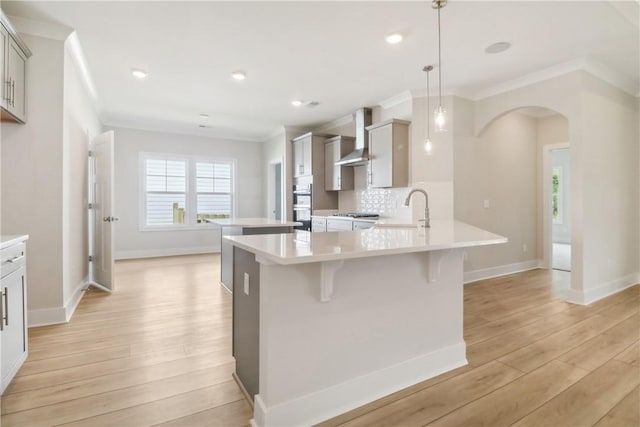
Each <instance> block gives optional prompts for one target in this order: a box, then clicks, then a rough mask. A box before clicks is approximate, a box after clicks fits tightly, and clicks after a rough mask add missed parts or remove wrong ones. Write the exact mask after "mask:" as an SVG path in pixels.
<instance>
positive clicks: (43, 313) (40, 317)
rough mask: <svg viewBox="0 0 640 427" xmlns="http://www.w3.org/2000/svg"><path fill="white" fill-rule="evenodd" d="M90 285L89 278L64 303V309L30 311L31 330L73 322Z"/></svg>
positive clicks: (79, 284)
mask: <svg viewBox="0 0 640 427" xmlns="http://www.w3.org/2000/svg"><path fill="white" fill-rule="evenodd" d="M87 283H88V277H85V278H84V280H83V281H82V282H80V283H78V285H77V286H76V288H75V289H74V290H73V293H72V294H71V296H70V297H69V298H67V300H66V301H65V303H64V306H62V307H53V308H41V309H37V310H29V312H28V313H27V323H28V326H29V328H33V327H36V326H48V325H58V324H60V323H67V322H69V320H71V317H72V316H73V313H74V312H75V311H76V308H77V307H78V304H80V300H81V299H82V296H83V295H84V290H85V287H86V286H87Z"/></svg>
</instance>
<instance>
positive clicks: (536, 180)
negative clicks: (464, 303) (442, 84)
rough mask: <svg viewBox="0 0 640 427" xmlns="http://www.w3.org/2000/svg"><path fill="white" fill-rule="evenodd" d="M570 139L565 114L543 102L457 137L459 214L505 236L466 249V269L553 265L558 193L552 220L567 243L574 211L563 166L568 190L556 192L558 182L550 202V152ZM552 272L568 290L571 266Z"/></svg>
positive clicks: (509, 270)
mask: <svg viewBox="0 0 640 427" xmlns="http://www.w3.org/2000/svg"><path fill="white" fill-rule="evenodd" d="M456 144H458V141H456ZM569 146H570V131H569V120H568V119H567V117H566V116H565V115H563V114H561V113H559V112H558V111H556V110H553V109H549V108H546V107H541V106H526V107H517V108H511V109H509V110H508V111H504V112H502V113H500V114H497V115H496V116H495V117H493V119H491V120H490V121H488V122H487V123H486V125H485V126H484V127H483V128H482V130H481V132H480V134H479V135H478V136H477V137H476V138H474V139H473V141H470V142H468V143H462V144H458V149H457V152H456V156H455V160H454V162H455V166H454V169H455V170H456V177H455V186H456V193H457V196H456V203H455V206H456V217H457V218H459V219H461V220H463V221H467V222H471V223H473V224H477V225H478V226H480V227H481V228H487V229H490V230H492V231H495V232H497V233H498V234H502V235H505V236H507V237H508V238H509V243H507V244H506V245H503V246H504V247H502V248H498V247H496V248H492V249H491V250H490V251H486V253H485V254H480V252H479V251H478V252H475V253H474V252H472V251H470V252H469V256H468V259H467V266H466V268H467V270H471V271H492V272H500V273H501V274H508V273H512V272H517V271H523V270H528V269H533V268H539V267H542V268H550V267H552V262H551V261H552V257H553V246H552V242H553V231H554V218H553V217H552V212H553V211H552V208H553V207H554V206H555V208H556V209H557V208H558V206H559V204H558V203H557V202H558V200H562V201H564V203H561V204H562V206H561V208H564V210H563V211H562V212H557V211H556V215H555V222H556V224H555V225H556V227H555V228H556V231H558V229H562V230H564V231H566V234H565V242H564V243H569V244H570V242H571V240H570V239H571V238H570V236H571V228H572V226H571V223H572V221H571V219H572V213H571V209H570V207H571V202H570V194H571V184H570V183H571V171H570V169H569V168H567V170H566V171H565V172H564V173H563V174H562V180H563V183H565V182H566V186H564V187H560V188H564V189H565V191H563V192H561V193H562V194H558V191H557V190H558V189H557V188H556V204H555V205H554V204H553V199H552V193H553V189H554V188H553V182H552V170H553V168H552V166H551V154H552V152H553V150H557V149H560V148H568V147H569ZM461 147H462V148H461ZM567 196H569V199H568V201H565V200H567ZM560 197H562V198H563V199H560ZM569 263H570V262H569ZM563 269H564V270H570V268H563ZM494 274H495V273H494ZM554 277H556V278H557V279H558V281H559V282H561V283H562V286H561V287H558V289H559V290H561V292H562V296H563V297H564V298H567V296H568V289H569V284H570V280H571V279H570V276H569V274H568V273H564V274H554Z"/></svg>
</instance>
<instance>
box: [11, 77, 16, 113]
mask: <svg viewBox="0 0 640 427" xmlns="http://www.w3.org/2000/svg"><path fill="white" fill-rule="evenodd" d="M11 106H12V107H15V106H16V81H15V80H13V81H12V82H11Z"/></svg>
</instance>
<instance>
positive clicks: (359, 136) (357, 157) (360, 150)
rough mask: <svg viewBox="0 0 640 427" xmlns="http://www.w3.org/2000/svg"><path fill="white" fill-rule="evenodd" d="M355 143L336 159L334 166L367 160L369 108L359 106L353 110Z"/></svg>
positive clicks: (360, 162) (357, 163)
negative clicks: (344, 154) (347, 151)
mask: <svg viewBox="0 0 640 427" xmlns="http://www.w3.org/2000/svg"><path fill="white" fill-rule="evenodd" d="M355 116H356V117H355V122H356V143H355V149H354V150H353V151H352V152H351V153H349V154H347V155H346V156H344V157H343V158H341V159H340V160H338V161H337V162H336V166H360V165H364V164H366V163H367V162H368V161H369V150H368V147H369V132H368V131H367V129H366V127H367V126H369V125H370V124H371V109H370V108H360V109H359V110H357V111H356V112H355Z"/></svg>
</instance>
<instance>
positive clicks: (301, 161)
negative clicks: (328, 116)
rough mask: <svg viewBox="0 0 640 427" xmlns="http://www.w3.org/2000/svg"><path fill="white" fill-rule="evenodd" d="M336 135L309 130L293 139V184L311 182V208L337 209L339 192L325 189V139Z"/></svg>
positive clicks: (306, 184) (305, 184) (307, 183)
mask: <svg viewBox="0 0 640 427" xmlns="http://www.w3.org/2000/svg"><path fill="white" fill-rule="evenodd" d="M333 136H334V135H325V134H320V133H313V132H309V133H306V134H304V135H302V136H299V137H297V138H295V139H293V140H292V141H291V142H292V157H293V184H294V185H303V186H308V185H310V184H311V191H312V196H311V209H312V211H313V210H315V209H337V208H338V194H337V193H335V192H331V191H326V190H325V186H324V183H325V169H324V168H325V161H324V155H325V145H324V144H325V141H326V140H327V138H332V137H333Z"/></svg>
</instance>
